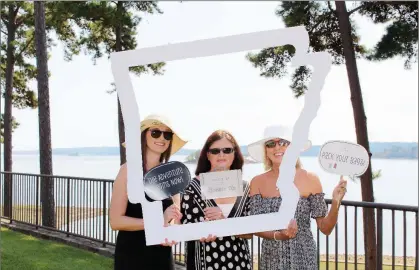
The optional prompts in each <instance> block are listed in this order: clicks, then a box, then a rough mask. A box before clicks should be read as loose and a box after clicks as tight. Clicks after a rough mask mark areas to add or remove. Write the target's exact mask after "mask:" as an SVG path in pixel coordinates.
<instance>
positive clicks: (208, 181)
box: [199, 170, 243, 200]
mask: <svg viewBox="0 0 419 270" xmlns="http://www.w3.org/2000/svg"><path fill="white" fill-rule="evenodd" d="M199 180H200V182H201V191H202V196H203V197H204V198H205V199H206V200H210V199H219V198H228V197H236V196H242V195H243V181H242V171H241V170H229V171H218V172H208V173H201V174H200V175H199Z"/></svg>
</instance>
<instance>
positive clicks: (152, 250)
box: [109, 115, 186, 270]
mask: <svg viewBox="0 0 419 270" xmlns="http://www.w3.org/2000/svg"><path fill="white" fill-rule="evenodd" d="M185 144H186V141H184V140H182V139H181V138H180V137H179V136H178V135H177V134H176V133H175V132H174V130H173V128H172V125H171V124H170V122H169V120H168V119H166V118H164V117H163V116H159V115H150V116H148V117H146V118H145V119H144V120H143V121H142V122H141V148H142V149H141V150H142V157H143V170H144V173H146V172H147V171H149V170H150V169H152V168H153V167H155V166H158V165H159V164H161V163H162V162H167V161H168V160H169V158H170V156H171V155H173V154H174V153H176V152H177V151H178V150H179V149H180V148H182V147H183V146H184V145H185ZM123 145H124V146H125V144H123ZM147 199H149V200H151V199H150V198H147ZM162 202H163V211H164V222H165V224H166V225H168V224H169V223H170V222H172V221H174V222H176V223H179V220H180V218H181V216H182V215H181V213H180V211H179V207H178V206H177V205H176V204H174V203H173V198H169V199H165V200H163V201H162ZM109 215H110V225H111V227H112V229H113V230H118V231H119V232H118V236H117V239H116V247H115V261H114V269H117V270H120V269H124V270H128V269H129V270H130V269H150V270H151V269H159V270H160V269H161V270H173V269H174V261H173V254H172V248H171V246H172V245H173V244H174V243H169V242H168V241H167V239H166V243H164V244H162V245H155V246H146V242H145V233H144V222H143V212H142V208H141V204H132V203H130V202H129V201H128V195H127V167H126V164H123V165H122V166H121V168H120V170H119V173H118V175H117V177H116V180H115V182H114V186H113V191H112V200H111V206H110V213H109Z"/></svg>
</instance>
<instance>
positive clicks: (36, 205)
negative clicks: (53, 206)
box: [35, 175, 39, 230]
mask: <svg viewBox="0 0 419 270" xmlns="http://www.w3.org/2000/svg"><path fill="white" fill-rule="evenodd" d="M35 192H36V194H35V197H36V203H35V208H36V211H35V215H36V229H37V230H38V225H39V175H38V176H36V187H35Z"/></svg>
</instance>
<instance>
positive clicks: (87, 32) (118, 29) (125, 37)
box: [71, 1, 165, 92]
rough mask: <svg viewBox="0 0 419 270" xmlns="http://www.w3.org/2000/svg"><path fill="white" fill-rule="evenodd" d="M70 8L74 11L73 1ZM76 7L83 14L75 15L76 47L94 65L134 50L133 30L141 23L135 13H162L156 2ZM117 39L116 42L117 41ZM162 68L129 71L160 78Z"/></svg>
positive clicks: (154, 65) (152, 67)
mask: <svg viewBox="0 0 419 270" xmlns="http://www.w3.org/2000/svg"><path fill="white" fill-rule="evenodd" d="M71 5H73V9H74V2H72V3H71ZM77 5H82V6H83V8H82V11H83V12H81V13H78V14H77V15H76V17H78V18H79V20H77V21H76V24H77V26H78V27H79V28H80V29H81V33H82V34H81V38H80V40H79V42H78V45H79V46H80V48H82V50H83V51H84V53H86V54H90V55H92V60H93V61H94V63H95V62H96V60H97V59H98V58H101V57H103V56H104V55H107V57H108V58H110V54H111V53H112V52H116V51H124V50H133V49H136V47H137V45H138V44H137V41H136V35H137V27H138V25H139V24H140V22H141V17H140V16H139V14H141V13H149V14H155V13H157V14H161V13H162V11H161V10H160V9H159V7H158V6H157V3H156V2H144V1H141V2H137V1H119V2H118V1H117V2H114V1H111V2H106V1H103V2H98V1H91V2H82V3H78V4H77ZM77 10H80V8H79V9H77ZM118 36H120V40H117V37H118ZM164 66H165V63H155V64H149V65H146V66H136V67H131V68H130V71H131V72H133V73H134V74H135V75H137V76H139V75H141V74H144V73H152V74H153V75H161V74H163V68H164ZM113 91H114V89H112V90H111V91H110V92H113Z"/></svg>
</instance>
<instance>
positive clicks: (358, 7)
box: [348, 4, 364, 16]
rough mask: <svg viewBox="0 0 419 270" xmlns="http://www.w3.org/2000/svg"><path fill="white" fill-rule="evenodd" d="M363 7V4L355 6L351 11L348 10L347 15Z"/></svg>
mask: <svg viewBox="0 0 419 270" xmlns="http://www.w3.org/2000/svg"><path fill="white" fill-rule="evenodd" d="M363 7H364V5H363V4H361V5H359V6H357V7H356V8H354V9H352V10H351V11H348V15H349V16H350V15H351V14H352V13H354V12H356V11H358V10H360V9H361V8H363Z"/></svg>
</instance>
